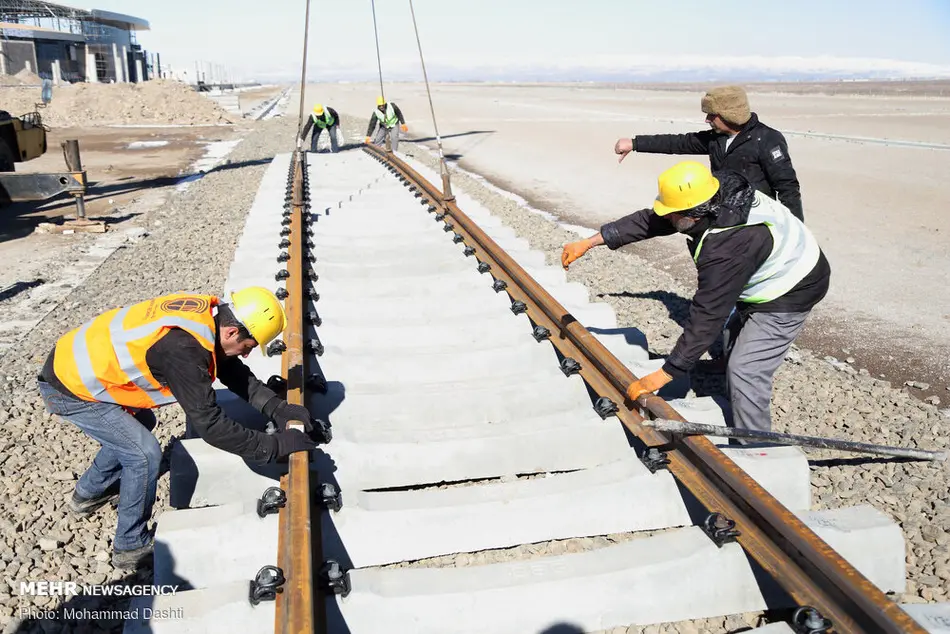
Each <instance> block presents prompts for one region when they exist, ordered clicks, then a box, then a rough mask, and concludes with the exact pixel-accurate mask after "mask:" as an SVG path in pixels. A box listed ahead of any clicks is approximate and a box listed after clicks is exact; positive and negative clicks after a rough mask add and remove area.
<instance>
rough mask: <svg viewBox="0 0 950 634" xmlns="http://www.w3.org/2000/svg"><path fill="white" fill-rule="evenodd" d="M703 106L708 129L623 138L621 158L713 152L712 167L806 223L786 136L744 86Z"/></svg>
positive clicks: (721, 92)
mask: <svg viewBox="0 0 950 634" xmlns="http://www.w3.org/2000/svg"><path fill="white" fill-rule="evenodd" d="M702 109H703V112H705V113H706V123H708V124H709V127H710V129H709V130H703V131H702V132H691V133H689V134H654V135H639V136H635V137H633V138H632V139H618V140H617V143H615V144H614V152H616V153H617V154H619V155H620V160H621V161H623V159H624V158H625V157H626V156H627V154H629V153H630V152H647V153H653V154H708V155H709V165H710V168H711V169H712V171H714V172H718V171H720V170H733V171H736V172H739V173H740V174H742V175H743V176H745V177H746V178H747V179H748V180H749V182H750V183H752V186H753V187H755V188H756V189H757V190H759V191H760V192H762V193H763V194H765V195H766V196H770V197H772V198H777V199H778V201H779V202H780V203H782V204H783V205H785V207H786V208H788V210H789V211H791V212H792V215H794V216H795V217H796V218H798V219H799V220H801V221H802V222H804V221H805V216H804V212H803V211H802V194H801V189H800V187H799V184H798V176H797V175H796V174H795V168H794V167H792V159H791V157H789V155H788V144H787V143H786V142H785V137H784V136H782V133H781V132H779V131H778V130H775V129H773V128H770V127H769V126H767V125H765V124H764V123H762V122H761V121H759V117H758V116H757V115H756V114H755V113H754V112H750V110H749V100H748V97H746V94H745V91H744V90H743V89H742V88H741V87H740V86H722V87H719V88H713V89H711V90H710V91H709V92H707V93H706V94H705V96H704V97H703V99H702Z"/></svg>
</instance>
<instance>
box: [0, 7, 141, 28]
mask: <svg viewBox="0 0 950 634" xmlns="http://www.w3.org/2000/svg"><path fill="white" fill-rule="evenodd" d="M0 16H3V17H4V18H6V19H10V18H13V17H20V18H47V19H48V18H65V19H72V20H83V21H86V22H99V23H101V24H106V25H109V26H114V27H117V28H120V29H128V30H130V31H148V30H149V28H150V27H149V24H148V21H147V20H144V19H142V18H137V17H134V16H131V15H124V14H122V13H113V12H112V11H103V10H101V9H78V8H76V7H70V6H68V5H65V4H56V3H53V2H44V1H43V0H0Z"/></svg>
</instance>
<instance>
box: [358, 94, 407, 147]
mask: <svg viewBox="0 0 950 634" xmlns="http://www.w3.org/2000/svg"><path fill="white" fill-rule="evenodd" d="M397 124H400V125H399V126H397ZM400 127H401V128H402V131H403V132H408V131H409V128H408V127H407V126H406V119H405V117H403V116H402V112H401V111H400V110H399V106H397V105H396V104H394V103H393V102H391V101H390V102H388V103H387V102H386V100H385V99H383V98H382V97H378V98H377V99H376V109H375V110H373V114H372V115H370V117H369V127H367V128H366V142H367V143H372V144H373V145H377V146H382V145H384V144H385V143H386V135H389V140H390V145H391V146H392V148H393V152H395V151H396V150H397V149H398V147H399V129H400Z"/></svg>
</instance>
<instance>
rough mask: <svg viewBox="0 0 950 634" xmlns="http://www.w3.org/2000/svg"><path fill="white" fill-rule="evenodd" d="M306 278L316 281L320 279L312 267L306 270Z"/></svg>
mask: <svg viewBox="0 0 950 634" xmlns="http://www.w3.org/2000/svg"><path fill="white" fill-rule="evenodd" d="M307 278H308V279H309V280H310V281H311V282H316V281H317V280H319V279H320V276H319V275H317V272H316V271H314V270H313V269H308V270H307Z"/></svg>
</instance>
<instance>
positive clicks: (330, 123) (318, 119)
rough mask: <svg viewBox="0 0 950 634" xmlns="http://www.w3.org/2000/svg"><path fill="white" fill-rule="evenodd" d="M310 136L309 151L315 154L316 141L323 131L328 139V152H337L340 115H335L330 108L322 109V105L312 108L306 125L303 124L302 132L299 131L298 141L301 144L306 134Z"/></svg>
mask: <svg viewBox="0 0 950 634" xmlns="http://www.w3.org/2000/svg"><path fill="white" fill-rule="evenodd" d="M311 130H312V133H311V134H310V151H311V152H314V153H316V151H317V141H318V140H319V139H320V133H321V132H323V131H324V130H326V131H327V136H328V137H329V138H330V151H331V152H339V150H340V144H339V141H338V140H337V135H339V134H340V115H339V114H337V111H336V110H334V109H333V108H331V107H330V106H327V107H325V108H324V107H323V104H320V103H318V104H317V105H315V106H314V107H313V112H311V113H310V118H308V119H307V123H305V124H304V126H303V130H301V131H300V140H301V142H302V141H303V140H304V139H306V138H307V133H308V132H311Z"/></svg>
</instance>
